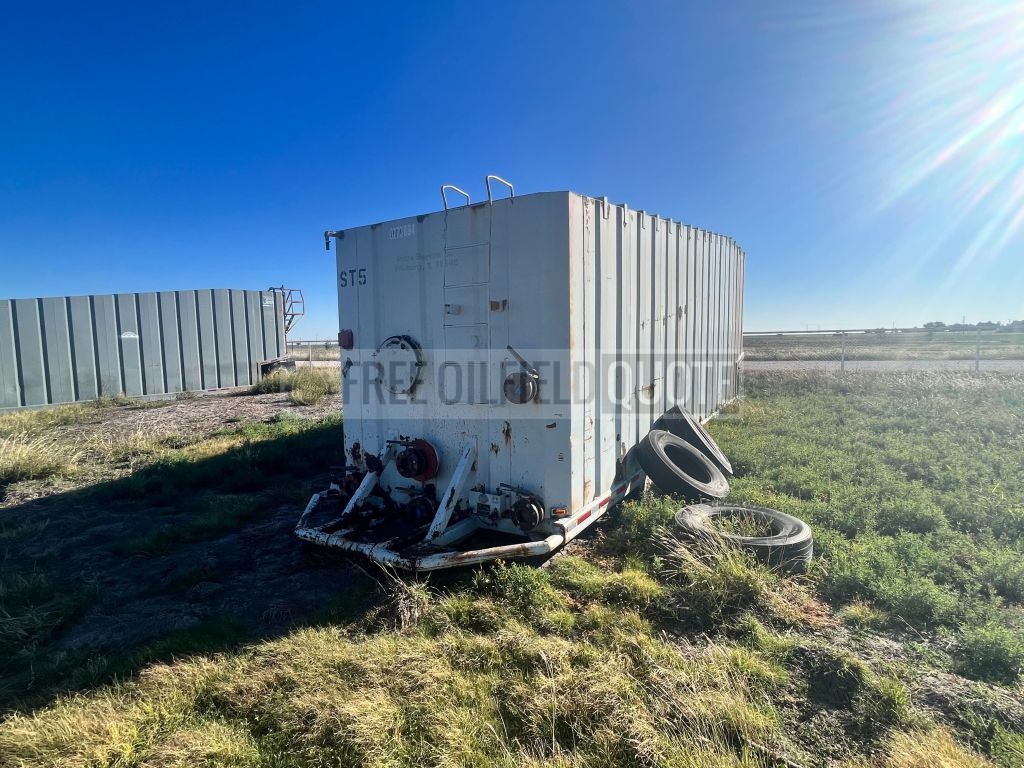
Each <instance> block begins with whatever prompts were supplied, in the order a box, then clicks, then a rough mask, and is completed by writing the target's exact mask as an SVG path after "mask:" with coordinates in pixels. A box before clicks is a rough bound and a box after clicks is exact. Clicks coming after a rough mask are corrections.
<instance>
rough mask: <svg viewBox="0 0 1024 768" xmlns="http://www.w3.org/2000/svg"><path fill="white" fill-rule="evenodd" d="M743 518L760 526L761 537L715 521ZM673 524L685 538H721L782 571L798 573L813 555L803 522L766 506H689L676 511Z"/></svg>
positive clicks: (812, 547) (809, 538) (811, 539)
mask: <svg viewBox="0 0 1024 768" xmlns="http://www.w3.org/2000/svg"><path fill="white" fill-rule="evenodd" d="M726 516H743V517H746V518H748V519H750V520H751V521H753V522H755V523H756V524H758V525H759V526H763V527H764V528H765V529H767V530H769V531H770V533H768V534H767V535H764V536H741V535H739V534H735V533H730V532H728V531H726V530H724V529H723V526H722V525H721V524H720V523H719V524H717V525H716V521H717V520H721V519H722V518H725V517H726ZM676 524H677V525H678V526H679V527H680V528H681V529H682V530H683V531H684V532H685V533H687V534H688V535H691V536H697V537H706V538H715V539H721V540H724V541H728V542H732V543H733V544H735V545H736V546H738V547H741V548H742V549H745V550H748V551H749V552H751V554H753V555H754V556H755V557H756V558H757V559H758V560H760V561H761V562H763V563H765V564H767V565H769V566H771V567H773V568H778V569H780V570H784V571H791V572H792V571H802V570H804V569H805V568H806V567H807V564H808V563H810V562H811V558H812V557H813V556H814V536H813V534H812V533H811V527H810V526H809V525H807V523H805V522H804V521H803V520H801V519H799V518H797V517H793V516H792V515H787V514H786V513H785V512H779V511H778V510H777V509H770V508H768V507H755V506H751V505H746V504H691V505H690V506H688V507H683V508H682V509H680V510H679V511H678V512H676Z"/></svg>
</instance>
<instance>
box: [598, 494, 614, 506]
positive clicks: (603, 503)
mask: <svg viewBox="0 0 1024 768" xmlns="http://www.w3.org/2000/svg"><path fill="white" fill-rule="evenodd" d="M611 500H612V497H611V496H605V497H604V498H603V499H601V500H600V501H599V502H598V503H597V506H599V507H603V506H605V505H606V504H607V503H608V502H609V501H611Z"/></svg>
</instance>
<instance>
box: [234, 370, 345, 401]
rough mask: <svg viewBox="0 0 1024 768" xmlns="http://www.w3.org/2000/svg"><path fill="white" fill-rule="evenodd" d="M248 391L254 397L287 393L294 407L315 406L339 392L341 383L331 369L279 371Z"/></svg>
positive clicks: (264, 378)
mask: <svg viewBox="0 0 1024 768" xmlns="http://www.w3.org/2000/svg"><path fill="white" fill-rule="evenodd" d="M249 391H250V393H251V394H254V395H265V394H270V393H274V392H287V393H288V399H289V400H290V401H291V402H292V403H294V404H295V405H316V404H317V403H319V402H320V401H321V400H322V399H323V398H324V397H325V396H327V395H334V394H337V393H338V392H340V391H341V381H340V379H339V377H338V372H337V371H336V370H335V369H333V368H299V369H298V370H295V371H286V370H280V369H279V370H277V371H274V372H273V373H271V374H270V375H268V376H264V377H263V378H262V379H260V380H259V381H258V382H257V383H256V384H255V385H253V387H252V388H251V389H250V390H249Z"/></svg>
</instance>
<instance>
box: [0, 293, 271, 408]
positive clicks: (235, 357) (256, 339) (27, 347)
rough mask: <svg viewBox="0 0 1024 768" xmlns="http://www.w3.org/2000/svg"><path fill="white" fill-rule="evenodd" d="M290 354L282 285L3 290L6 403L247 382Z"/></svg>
mask: <svg viewBox="0 0 1024 768" xmlns="http://www.w3.org/2000/svg"><path fill="white" fill-rule="evenodd" d="M284 354H285V337H284V310H283V304H282V298H281V295H280V293H276V292H273V291H245V290H229V289H223V288H217V289H204V290H198V291H161V292H159V293H119V294H116V295H105V296H66V297H60V298H47V299H0V408H17V407H21V406H33V405H48V404H52V403H69V402H74V401H76V400H93V399H95V398H97V397H101V396H106V395H110V396H113V395H118V394H122V393H123V394H125V395H129V396H133V397H134V396H142V395H163V394H172V393H175V392H183V391H186V390H204V389H219V388H222V387H235V386H245V385H249V384H253V383H254V382H255V381H256V378H257V376H258V370H257V363H258V362H259V361H261V360H267V359H270V358H273V357H279V356H281V355H284Z"/></svg>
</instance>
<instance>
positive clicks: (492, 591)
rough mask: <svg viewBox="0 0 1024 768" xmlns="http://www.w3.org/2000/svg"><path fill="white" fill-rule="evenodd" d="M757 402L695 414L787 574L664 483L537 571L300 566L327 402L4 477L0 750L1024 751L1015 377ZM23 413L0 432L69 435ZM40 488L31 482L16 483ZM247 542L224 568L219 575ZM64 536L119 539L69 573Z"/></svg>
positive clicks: (277, 755)
mask: <svg viewBox="0 0 1024 768" xmlns="http://www.w3.org/2000/svg"><path fill="white" fill-rule="evenodd" d="M744 391H745V396H744V398H743V399H742V400H741V401H740V402H739V403H737V404H734V405H733V406H731V407H730V409H729V410H728V411H727V412H726V413H725V414H723V416H722V417H721V418H720V419H716V420H715V421H714V422H713V423H712V432H713V434H714V435H715V436H716V437H717V438H718V439H719V441H720V443H721V444H722V446H723V448H724V449H725V450H726V452H727V453H728V454H729V456H730V457H731V459H732V463H733V465H734V467H735V468H736V471H737V477H736V478H735V479H734V480H733V483H732V498H734V499H737V500H744V501H751V502H757V503H761V504H767V505H770V506H775V507H778V508H780V509H783V510H786V511H790V512H793V513H795V514H797V515H799V516H801V517H803V518H804V519H806V520H807V521H808V522H810V523H811V524H812V526H813V527H814V529H815V536H816V545H817V559H816V561H815V563H814V566H813V567H812V569H811V570H810V572H808V573H807V574H804V575H802V576H797V577H790V576H781V575H777V574H774V573H772V572H770V571H767V570H765V569H764V568H761V567H759V566H757V565H755V564H754V563H753V562H751V561H750V560H748V559H747V558H746V557H745V556H743V555H742V554H740V553H738V552H736V551H733V550H729V549H724V548H721V547H713V546H711V547H697V548H695V547H694V546H692V545H687V544H684V543H683V542H680V541H678V540H676V539H674V538H673V537H672V536H671V534H670V532H667V529H666V528H665V526H666V525H667V524H668V523H669V521H670V520H671V514H672V512H673V510H674V509H675V508H676V507H677V505H678V502H677V501H675V500H673V499H672V498H670V497H666V496H662V495H660V494H658V493H657V492H649V493H648V494H647V495H646V496H645V497H644V499H642V500H641V501H638V502H630V503H626V504H624V505H621V506H620V507H619V508H617V509H615V510H613V511H611V512H610V513H609V515H608V516H606V518H605V519H604V520H603V521H601V522H600V523H599V524H598V525H597V526H595V528H594V529H592V533H591V534H590V535H588V536H587V537H585V539H583V540H578V541H577V542H574V543H573V544H572V545H571V546H570V547H569V548H568V549H567V551H566V552H565V553H564V554H561V555H559V556H557V557H555V558H554V559H553V560H551V561H550V562H549V564H548V566H547V567H544V568H538V567H536V566H535V565H528V564H504V565H499V566H497V567H491V568H483V569H476V570H472V571H461V572H456V573H451V574H444V575H441V576H437V577H434V578H433V579H431V580H418V581H417V580H409V579H398V578H393V577H388V576H386V575H383V574H381V575H380V577H379V579H378V580H377V581H371V580H369V579H367V578H365V577H363V576H361V575H360V574H358V573H357V572H354V571H352V569H351V568H350V567H349V566H348V565H346V564H345V563H344V561H335V560H333V559H332V558H319V557H318V558H314V560H313V561H312V562H311V563H308V564H307V565H305V566H303V565H300V562H301V560H300V558H298V556H297V555H296V554H295V553H296V552H297V551H298V550H297V546H296V545H295V543H294V542H292V541H291V540H290V539H289V538H288V537H287V527H286V525H279V526H278V525H276V523H275V521H276V520H277V519H278V514H277V512H276V511H275V510H279V509H280V510H283V512H282V514H283V513H284V512H287V513H288V515H289V517H288V520H291V521H293V520H294V513H295V512H296V511H297V508H298V505H299V504H301V500H302V499H303V497H304V494H305V493H307V492H308V491H309V489H310V488H311V487H312V486H313V484H315V483H316V482H317V480H318V479H317V478H315V477H314V475H316V474H317V473H318V472H321V471H322V469H323V468H325V467H326V465H327V464H328V463H331V461H332V460H333V457H332V456H331V451H332V450H336V449H337V446H338V444H339V443H338V440H339V439H340V434H339V430H340V424H339V423H338V422H337V421H336V420H330V419H328V420H326V421H323V420H321V419H320V418H298V416H294V415H289V416H279V417H272V418H270V419H268V421H267V423H259V424H251V423H246V424H237V425H233V426H231V425H229V426H226V427H224V428H222V429H220V430H214V431H210V432H208V433H205V434H203V435H198V436H193V439H192V440H191V441H189V442H188V443H187V444H180V443H176V442H173V441H171V442H170V443H169V444H166V445H162V446H160V448H159V450H157V451H155V453H153V454H151V455H150V454H146V455H142V456H141V458H138V459H137V461H136V463H135V464H133V465H132V468H131V470H130V471H125V470H121V471H120V474H119V475H118V477H117V478H116V479H114V480H111V481H107V482H95V483H93V484H91V485H88V486H85V487H80V488H77V489H76V490H74V491H72V492H69V491H67V490H66V486H65V485H61V484H60V483H59V482H58V481H57V480H55V479H54V478H55V477H57V476H58V475H59V473H60V470H59V469H58V470H57V474H56V475H54V476H52V477H49V479H47V478H48V476H47V474H46V473H47V472H48V471H49V470H40V473H39V476H36V477H34V478H31V479H28V478H22V479H16V480H8V486H7V487H8V492H9V500H8V502H6V503H5V508H3V509H2V510H0V514H2V515H3V528H2V529H0V546H2V551H3V563H4V571H3V574H4V575H3V584H2V586H0V589H2V590H3V591H2V592H0V611H2V612H0V628H2V634H0V638H3V639H4V640H5V642H7V646H6V647H5V650H4V653H5V654H7V658H9V659H12V660H13V664H11V665H5V667H4V676H5V680H4V683H5V689H4V690H5V692H6V699H5V701H6V702H7V708H8V710H9V714H8V715H7V717H6V718H5V719H4V720H3V721H2V722H0V764H4V765H7V764H10V765H32V766H36V765H53V766H57V765H60V766H94V765H96V766H99V765H108V766H195V765H232V766H322V765H379V766H389V765H408V766H413V765H476V766H492V765H507V766H513V765H516V766H518V765H537V766H540V765H558V766H618V765H637V766H639V765H645V766H646V765H677V766H692V767H694V768H696V767H698V766H701V767H703V766H745V767H747V768H750V767H753V766H757V767H761V768H769V767H771V768H775V767H776V766H805V767H809V766H843V767H844V768H867V767H868V766H875V767H889V768H895V767H896V766H908V767H913V766H921V767H922V768H924V767H925V766H928V767H929V768H931V767H932V766H939V767H942V768H953V767H956V766H970V767H971V768H975V767H980V766H990V765H1001V766H1006V767H1007V768H1009V767H1010V766H1020V765H1022V764H1024V704H1022V703H1021V701H1022V696H1021V692H1022V681H1021V666H1022V664H1024V641H1022V638H1024V630H1022V627H1024V625H1022V620H1024V616H1022V608H1021V604H1022V601H1024V556H1022V555H1024V551H1022V541H1024V539H1022V534H1024V424H1022V419H1024V377H1019V376H1013V375H984V376H970V375H966V374H949V373H918V374H913V375H909V374H866V373H865V374H854V375H848V376H846V377H845V378H839V377H835V376H830V375H826V374H806V373H805V374H757V375H748V376H747V378H746V380H745V385H744ZM264 397H269V396H264ZM280 407H281V408H282V409H283V410H282V411H281V412H282V413H287V414H293V413H294V414H302V413H304V411H303V407H302V406H300V405H296V404H292V403H289V402H288V400H287V397H286V396H284V395H282V396H281V397H280ZM48 413H53V412H48ZM38 418H39V419H40V423H39V424H38V425H34V426H33V425H27V424H26V423H21V424H19V425H18V426H17V429H16V430H15V429H10V430H9V434H14V433H15V432H16V433H17V434H23V433H26V431H27V433H29V434H32V435H35V436H36V437H37V438H38V439H40V440H54V441H56V442H57V443H59V442H61V441H62V440H65V441H66V434H67V433H66V432H64V431H62V430H67V429H69V424H70V428H72V429H73V428H74V417H68V420H67V421H63V420H62V418H61V417H60V416H50V415H48V416H40V417H38ZM3 428H4V426H3V420H2V419H0V430H3ZM0 434H2V432H0ZM78 461H79V462H80V463H81V462H83V461H84V462H86V463H88V462H95V461H96V460H95V459H90V458H89V457H88V456H86V457H85V458H80V459H78ZM79 471H81V470H79ZM96 471H98V470H96V469H95V468H94V469H92V470H90V472H96ZM88 477H89V478H90V482H91V483H92V482H93V481H92V478H94V477H95V475H92V474H90V475H88ZM48 483H56V484H55V485H51V486H48V485H47V484H48ZM26 484H28V485H33V484H34V485H35V486H42V489H41V490H40V491H39V493H40V494H42V498H38V499H35V500H33V501H31V502H29V503H21V502H19V501H17V499H20V498H23V497H25V496H31V495H32V494H29V493H27V492H26V491H25V490H24V488H23V486H24V485H26ZM48 487H49V488H51V490H52V491H53V492H52V493H49V495H47V493H48V491H47V490H46V489H47V488H48ZM12 488H13V489H15V491H16V493H13V496H12V495H11V489H12ZM19 488H20V489H21V490H18V489H19ZM61 489H64V490H61ZM182 491H184V494H183V495H182ZM69 493H70V498H68V496H69ZM169 496H173V497H174V498H173V500H171V501H168V497H169ZM179 496H181V498H178V497H179ZM11 498H14V499H15V501H11V500H10V499H11ZM39 505H43V509H44V510H46V511H47V514H48V517H41V516H40V515H39V514H38V512H39V509H40V506H39ZM47 505H48V506H47ZM165 516H166V517H165ZM153 520H159V521H161V522H160V523H159V524H154V523H153V522H152V521H153ZM168 523H169V524H168ZM275 526H276V527H275ZM110 530H114V531H117V532H118V535H117V536H116V537H114V540H112V541H107V542H105V543H104V541H105V539H104V537H103V536H102V534H103V532H104V531H107V532H109V531H110ZM240 534H241V538H242V540H243V541H244V543H245V545H246V548H247V549H246V550H245V551H244V552H243V554H242V555H240V556H237V557H234V558H228V559H226V560H222V561H221V562H214V563H210V562H208V560H207V557H208V555H209V554H210V553H211V552H216V551H217V550H218V549H224V548H225V547H232V548H237V546H238V544H239V538H240ZM264 534H273V535H274V536H280V538H281V541H280V542H278V541H277V540H276V539H273V540H272V539H270V538H269V537H268V536H267V535H264ZM90 537H91V538H90ZM68 538H70V539H71V543H72V544H74V546H75V549H76V550H80V549H81V548H82V547H88V546H93V547H101V546H102V547H105V548H107V549H108V550H109V553H108V554H106V555H104V556H103V557H99V558H93V559H92V560H89V559H86V560H85V561H81V560H75V559H74V556H73V555H72V553H71V552H72V550H71V549H70V548H69V544H68V542H67V541H66V539H68ZM62 547H63V548H62ZM105 551H106V550H105ZM275 558H276V559H282V560H285V561H287V562H289V563H291V565H290V566H289V567H288V568H284V569H282V568H277V567H271V566H270V565H266V563H269V562H273V561H274V560H275ZM261 564H263V565H261ZM72 565H73V566H74V567H72ZM254 568H255V569H256V570H255V571H254V570H253V569H254ZM76 569H79V570H76ZM261 569H269V570H261ZM87 574H91V578H90V575H87ZM133 579H134V580H135V581H136V582H138V581H145V582H148V583H146V584H142V585H139V584H136V585H134V586H131V585H126V582H131V581H132V580H133ZM302 579H305V581H301V582H300V581H296V580H302ZM211 582H216V583H217V584H219V587H220V589H221V593H220V594H221V596H222V599H220V601H219V602H218V601H217V600H216V599H215V598H214V597H211V593H210V591H209V589H208V586H209V584H210V583H211ZM235 582H238V583H239V584H240V586H237V585H236V584H235ZM325 585H326V586H325ZM197 587H201V588H200V589H197ZM312 589H320V590H321V591H320V592H319V593H318V595H319V597H320V598H321V599H320V600H319V601H308V600H307V602H306V603H305V604H304V606H305V607H302V606H299V605H297V603H298V602H300V601H301V600H303V599H304V597H303V596H304V595H305V592H306V590H312ZM110 590H114V592H115V598H116V599H115V600H114V601H113V602H114V603H117V604H119V605H124V604H126V605H136V604H140V603H141V604H150V605H152V606H153V613H157V612H160V613H161V614H169V615H172V616H176V615H180V614H181V612H182V611H183V610H184V609H185V607H188V608H189V609H191V608H194V607H195V606H196V605H198V606H201V607H202V606H205V607H206V608H207V609H209V610H208V611H207V613H205V614H203V615H201V616H200V617H199V618H198V619H197V620H196V621H193V622H192V623H185V624H183V625H182V626H179V627H178V628H176V629H175V628H174V623H173V622H171V623H168V624H159V623H157V624H156V625H155V630H154V631H156V632H157V634H156V635H153V634H152V633H150V634H149V635H145V634H144V633H143V634H141V635H138V634H133V633H132V632H128V631H125V630H124V629H123V626H122V625H123V624H125V623H126V622H125V621H124V620H123V619H124V617H123V616H121V615H119V614H118V613H117V611H116V609H115V606H114V605H113V604H112V603H111V601H109V600H108V603H107V604H106V607H105V608H104V610H102V611H99V612H98V613H97V612H93V611H90V608H89V603H90V601H92V600H95V599H97V595H98V594H99V593H103V592H108V591H110ZM154 591H155V592H156V593H157V594H156V596H155V597H154V596H153V595H152V593H153V592H154ZM214 594H216V593H214ZM279 599H283V600H284V604H285V605H287V604H288V603H289V601H291V602H292V603H295V604H293V605H292V612H291V614H290V615H288V614H284V613H283V611H284V607H281V608H274V606H275V605H277V601H278V600H279ZM64 601H68V605H67V606H64V605H63V602H64ZM260 606H264V607H263V608H261V607H260ZM261 610H262V611H263V612H262V613H261V612H260V611H261ZM55 616H56V617H59V619H58V618H54V617H55ZM111 617H114V618H111ZM129 617H130V614H129ZM115 618H116V619H118V620H117V621H115V620H114V619H115ZM105 621H106V622H107V623H104V622H105ZM129 623H130V622H129ZM105 634H112V635H115V636H117V638H118V641H117V643H116V644H113V645H110V644H109V643H108V644H107V645H106V646H103V642H104V638H105ZM83 635H84V638H85V639H83ZM69 636H71V637H74V638H76V639H77V641H76V643H75V644H73V645H74V650H72V649H70V647H69V643H68V642H67V639H68V637H69ZM90 644H91V645H90ZM101 646H103V647H102V648H101ZM90 649H91V650H90ZM62 654H63V655H62ZM61 691H75V692H74V693H69V694H64V695H62V694H61V693H60V692H61Z"/></svg>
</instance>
